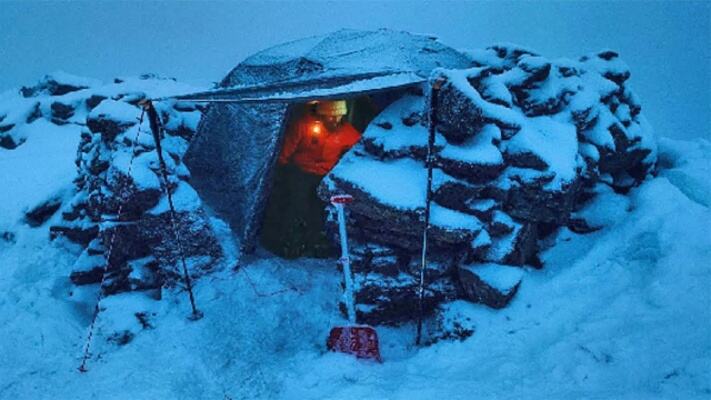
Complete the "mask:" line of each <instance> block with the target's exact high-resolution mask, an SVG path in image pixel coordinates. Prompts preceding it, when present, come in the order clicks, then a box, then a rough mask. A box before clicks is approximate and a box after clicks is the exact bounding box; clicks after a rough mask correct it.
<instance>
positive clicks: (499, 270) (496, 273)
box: [462, 263, 525, 294]
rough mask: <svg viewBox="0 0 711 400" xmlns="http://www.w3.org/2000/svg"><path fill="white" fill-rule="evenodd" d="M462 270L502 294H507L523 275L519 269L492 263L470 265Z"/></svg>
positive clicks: (522, 271) (523, 271)
mask: <svg viewBox="0 0 711 400" xmlns="http://www.w3.org/2000/svg"><path fill="white" fill-rule="evenodd" d="M462 268H467V269H468V270H470V271H471V272H473V273H475V274H476V276H478V277H479V279H481V280H482V281H484V282H485V283H486V284H487V285H489V286H491V287H493V288H494V289H496V290H498V291H499V292H501V293H503V294H508V293H509V292H510V291H511V289H513V288H514V286H516V285H518V283H519V282H521V279H523V275H524V273H525V270H524V269H523V268H521V267H512V266H510V265H503V264H493V263H486V264H472V265H468V266H464V267H462Z"/></svg>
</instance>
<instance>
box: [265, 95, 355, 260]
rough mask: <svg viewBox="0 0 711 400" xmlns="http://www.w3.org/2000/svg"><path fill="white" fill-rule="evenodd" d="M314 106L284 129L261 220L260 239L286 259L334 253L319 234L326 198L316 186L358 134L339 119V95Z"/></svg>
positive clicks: (341, 110) (344, 111)
mask: <svg viewBox="0 0 711 400" xmlns="http://www.w3.org/2000/svg"><path fill="white" fill-rule="evenodd" d="M314 111H315V112H308V113H306V115H304V116H303V117H301V118H299V119H298V120H296V121H294V122H293V123H292V124H291V125H290V126H289V127H288V128H287V132H286V135H285V138H284V143H283V145H282V149H281V152H280V153H279V159H278V164H279V166H278V169H277V171H276V177H275V179H274V185H273V188H272V196H271V198H270V202H269V206H268V208H267V215H266V217H265V222H264V225H263V231H262V244H263V245H264V246H265V247H266V248H267V249H268V250H270V251H272V252H273V253H275V254H277V255H280V256H282V257H285V258H296V257H300V256H311V257H328V256H331V255H333V250H334V249H333V248H332V245H331V244H330V243H329V242H328V240H326V236H325V233H324V221H325V219H326V215H325V208H326V203H324V202H323V201H322V200H321V199H319V198H318V196H317V194H316V189H317V188H318V185H319V183H320V182H321V180H322V179H323V177H324V176H325V175H326V174H327V173H328V172H329V171H330V170H331V169H333V167H334V166H335V165H336V164H337V163H338V161H339V160H340V158H341V157H342V156H343V154H344V153H345V152H347V151H348V150H349V149H350V148H351V147H353V145H355V144H356V143H357V142H358V140H360V137H361V134H360V132H358V131H357V130H356V129H355V128H354V127H353V126H352V125H351V124H350V123H348V122H346V121H343V118H344V116H345V115H346V114H347V113H348V109H347V104H346V102H345V101H344V100H335V101H320V102H318V103H317V104H316V105H315V110H314Z"/></svg>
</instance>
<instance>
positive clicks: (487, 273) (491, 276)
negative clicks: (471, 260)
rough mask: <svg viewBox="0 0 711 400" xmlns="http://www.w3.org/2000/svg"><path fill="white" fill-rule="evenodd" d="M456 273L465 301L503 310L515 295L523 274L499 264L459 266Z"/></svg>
mask: <svg viewBox="0 0 711 400" xmlns="http://www.w3.org/2000/svg"><path fill="white" fill-rule="evenodd" d="M458 273H459V285H460V286H461V288H462V291H463V292H464V296H465V298H466V299H467V300H469V301H473V302H475V303H482V304H485V305H487V306H489V307H492V308H503V307H506V306H507V305H508V303H509V302H510V301H511V299H513V297H514V296H515V295H516V291H518V287H519V285H520V284H521V279H522V278H523V273H524V272H523V269H521V268H518V267H511V266H507V265H501V264H470V265H462V266H460V267H459V269H458Z"/></svg>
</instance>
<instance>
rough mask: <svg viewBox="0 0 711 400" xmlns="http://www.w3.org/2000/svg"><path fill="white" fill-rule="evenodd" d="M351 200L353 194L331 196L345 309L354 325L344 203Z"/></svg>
mask: <svg viewBox="0 0 711 400" xmlns="http://www.w3.org/2000/svg"><path fill="white" fill-rule="evenodd" d="M352 201H353V196H350V195H347V194H340V195H335V196H331V204H333V206H334V207H336V211H337V212H338V235H339V236H340V238H341V259H340V260H339V261H340V262H341V266H342V267H343V278H344V281H345V284H346V291H345V293H344V299H345V302H346V311H347V312H348V322H349V323H350V324H351V325H354V324H355V322H356V313H355V296H354V294H353V290H354V289H355V288H354V285H353V275H352V273H351V260H350V255H349V254H348V234H347V233H346V213H345V210H344V209H345V207H346V204H348V203H350V202H352Z"/></svg>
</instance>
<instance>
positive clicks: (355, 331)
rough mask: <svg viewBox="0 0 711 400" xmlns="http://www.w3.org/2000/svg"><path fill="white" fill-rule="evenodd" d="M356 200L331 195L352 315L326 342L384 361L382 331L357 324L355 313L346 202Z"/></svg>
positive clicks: (331, 346) (337, 348) (342, 350)
mask: <svg viewBox="0 0 711 400" xmlns="http://www.w3.org/2000/svg"><path fill="white" fill-rule="evenodd" d="M352 201H353V197H352V196H350V195H347V194H342V195H335V196H331V204H333V206H334V207H336V211H337V212H338V236H340V238H341V259H340V260H339V261H340V263H341V266H342V267H343V277H344V280H345V284H346V288H345V293H344V296H343V297H344V300H345V303H346V313H347V314H348V326H337V327H335V328H333V329H331V332H330V333H329V335H328V340H327V341H326V347H328V349H329V350H331V351H337V352H340V353H346V354H353V355H355V356H356V357H358V358H368V359H374V360H376V361H378V362H382V359H381V358H380V345H379V344H378V333H377V332H376V331H375V329H374V328H373V327H372V326H368V325H357V324H356V312H355V296H354V293H353V290H354V288H353V276H352V275H351V260H350V256H349V254H348V237H347V236H346V235H347V234H346V215H345V214H346V213H345V206H346V204H348V203H350V202H352Z"/></svg>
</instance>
